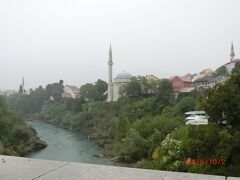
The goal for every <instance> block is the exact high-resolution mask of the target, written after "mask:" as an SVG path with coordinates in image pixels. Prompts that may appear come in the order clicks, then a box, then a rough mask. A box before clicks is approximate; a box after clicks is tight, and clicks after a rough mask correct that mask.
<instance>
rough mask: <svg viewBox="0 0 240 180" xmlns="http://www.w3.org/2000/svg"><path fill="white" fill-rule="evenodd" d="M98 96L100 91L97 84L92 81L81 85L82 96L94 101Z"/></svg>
mask: <svg viewBox="0 0 240 180" xmlns="http://www.w3.org/2000/svg"><path fill="white" fill-rule="evenodd" d="M97 96H98V91H97V88H96V86H94V84H92V83H87V84H84V85H82V86H81V87H80V97H82V98H84V99H85V100H87V101H94V100H96V98H97Z"/></svg>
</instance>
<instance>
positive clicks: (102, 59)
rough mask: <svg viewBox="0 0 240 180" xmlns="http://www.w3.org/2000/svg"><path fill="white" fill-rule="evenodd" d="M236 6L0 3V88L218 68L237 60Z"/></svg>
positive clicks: (131, 0)
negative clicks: (233, 56) (109, 66)
mask: <svg viewBox="0 0 240 180" xmlns="http://www.w3.org/2000/svg"><path fill="white" fill-rule="evenodd" d="M239 7H240V1H239V0H0V89H2V90H3V89H17V88H18V87H19V84H20V83H21V79H22V77H23V76H24V77H25V84H26V88H30V87H33V88H36V87H37V86H38V85H43V86H45V85H46V84H48V83H52V82H58V81H59V80H60V79H63V80H64V82H65V83H66V84H71V85H77V86H80V85H81V84H83V83H86V82H94V81H95V80H97V79H99V78H100V79H103V80H107V61H108V49H109V43H110V42H111V43H112V49H113V62H114V68H113V70H114V76H115V75H116V74H117V73H118V72H120V71H123V70H126V71H128V72H130V73H131V74H133V75H138V74H140V75H146V74H154V75H156V76H158V77H160V78H162V77H170V76H172V75H176V74H177V75H184V74H185V73H187V72H190V73H195V72H199V71H201V70H202V69H204V68H208V67H209V68H212V69H215V68H217V67H218V66H220V65H222V64H224V63H226V62H227V61H228V60H229V53H230V43H231V41H232V40H233V42H234V46H235V54H236V56H238V57H240V10H239Z"/></svg>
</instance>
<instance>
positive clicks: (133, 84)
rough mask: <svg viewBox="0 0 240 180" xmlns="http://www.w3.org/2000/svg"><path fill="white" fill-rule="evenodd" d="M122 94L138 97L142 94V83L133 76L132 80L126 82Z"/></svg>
mask: <svg viewBox="0 0 240 180" xmlns="http://www.w3.org/2000/svg"><path fill="white" fill-rule="evenodd" d="M121 93H122V94H126V95H127V97H138V96H140V95H141V84H140V83H139V82H138V80H137V78H135V77H133V78H131V81H130V82H129V83H128V84H126V85H125V86H124V87H123V89H122V92H121Z"/></svg>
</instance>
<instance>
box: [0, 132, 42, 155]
mask: <svg viewBox="0 0 240 180" xmlns="http://www.w3.org/2000/svg"><path fill="white" fill-rule="evenodd" d="M45 147H47V144H46V142H44V141H42V140H41V139H40V138H39V137H38V136H36V135H33V136H31V137H30V138H29V139H28V140H27V141H25V142H23V143H21V144H17V145H9V146H7V147H6V146H4V145H1V144H0V154H2V155H9V156H25V155H27V154H28V153H31V152H35V151H38V150H41V149H43V148H45Z"/></svg>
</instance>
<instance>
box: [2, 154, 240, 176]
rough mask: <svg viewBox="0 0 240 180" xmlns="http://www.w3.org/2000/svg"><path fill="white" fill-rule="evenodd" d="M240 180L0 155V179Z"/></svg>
mask: <svg viewBox="0 0 240 180" xmlns="http://www.w3.org/2000/svg"><path fill="white" fill-rule="evenodd" d="M5 179H6V180H30V179H40V180H45V179H46V180H57V179H58V180H186V179H194V180H226V179H228V180H240V178H234V177H227V178H226V177H224V176H211V175H202V174H193V173H180V172H168V171H157V170H146V169H136V168H126V167H116V166H103V165H94V164H85V163H74V162H61V161H49V160H39V159H30V158H22V157H13V156H2V155H0V180H5Z"/></svg>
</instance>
